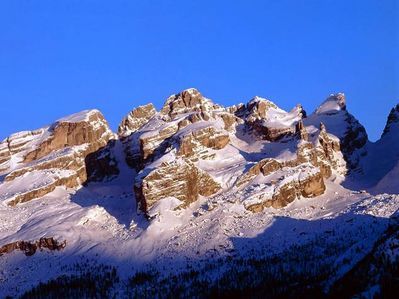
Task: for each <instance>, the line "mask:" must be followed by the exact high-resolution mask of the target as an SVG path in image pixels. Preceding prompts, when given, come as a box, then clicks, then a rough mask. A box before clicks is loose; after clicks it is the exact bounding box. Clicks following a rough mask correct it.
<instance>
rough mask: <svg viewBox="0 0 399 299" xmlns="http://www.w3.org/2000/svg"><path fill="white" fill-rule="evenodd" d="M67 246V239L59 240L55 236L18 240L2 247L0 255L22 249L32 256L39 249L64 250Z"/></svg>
mask: <svg viewBox="0 0 399 299" xmlns="http://www.w3.org/2000/svg"><path fill="white" fill-rule="evenodd" d="M65 246H66V241H65V240H64V241H63V242H59V241H57V240H55V239H54V238H51V237H50V238H46V237H43V238H40V239H39V240H38V241H35V242H28V241H16V242H12V243H9V244H6V245H3V246H1V247H0V256H2V255H4V254H7V253H11V252H13V251H14V250H20V251H22V252H23V253H24V254H25V255H26V256H31V255H34V254H35V253H36V251H37V250H43V249H48V250H57V251H58V250H62V249H64V248H65Z"/></svg>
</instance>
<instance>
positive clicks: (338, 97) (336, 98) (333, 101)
mask: <svg viewBox="0 0 399 299" xmlns="http://www.w3.org/2000/svg"><path fill="white" fill-rule="evenodd" d="M341 110H346V99H345V94H344V93H342V92H339V93H336V94H330V96H329V97H328V98H327V99H326V100H325V101H324V102H323V103H322V104H321V105H320V106H319V107H318V108H317V109H316V111H315V113H316V114H335V113H336V112H337V111H341Z"/></svg>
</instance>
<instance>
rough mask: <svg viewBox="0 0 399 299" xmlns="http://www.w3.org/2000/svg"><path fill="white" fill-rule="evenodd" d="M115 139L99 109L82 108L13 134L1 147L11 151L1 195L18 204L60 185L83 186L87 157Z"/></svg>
mask: <svg viewBox="0 0 399 299" xmlns="http://www.w3.org/2000/svg"><path fill="white" fill-rule="evenodd" d="M112 138H114V134H113V133H112V132H111V130H110V129H109V126H108V123H107V122H106V121H105V119H104V117H103V116H102V114H101V113H100V112H99V111H98V110H88V111H82V112H80V113H77V114H73V115H71V116H68V117H65V118H62V119H60V120H58V121H57V122H56V123H54V124H53V125H51V126H49V127H46V128H43V129H39V130H36V131H32V132H21V133H17V134H13V135H11V136H10V137H8V138H7V139H6V140H4V141H3V142H2V143H1V146H0V148H2V149H3V152H7V151H6V150H5V148H7V149H8V153H9V158H8V160H6V159H5V157H7V155H3V157H4V161H3V163H2V165H3V167H2V173H1V174H2V175H3V177H4V181H3V183H1V184H0V198H1V199H3V200H6V201H7V202H8V204H9V205H15V204H18V203H22V202H26V201H29V200H32V199H35V198H38V197H41V196H44V195H46V194H47V193H49V192H51V191H53V190H54V189H55V188H56V187H57V186H65V187H68V188H75V187H78V186H80V185H81V184H83V183H85V182H86V181H87V172H88V169H87V168H86V161H85V158H86V157H87V156H88V155H89V154H92V153H95V152H96V151H98V150H99V149H101V148H103V147H105V146H106V145H107V144H108V142H109V141H110V140H111V139H112ZM96 164H97V163H96ZM106 167H108V165H107V166H106Z"/></svg>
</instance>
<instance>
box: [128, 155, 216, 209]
mask: <svg viewBox="0 0 399 299" xmlns="http://www.w3.org/2000/svg"><path fill="white" fill-rule="evenodd" d="M219 190H220V186H219V184H217V183H216V182H215V181H214V180H213V179H212V177H211V176H210V175H208V174H207V173H206V172H204V171H201V170H200V169H199V168H197V167H196V166H195V165H194V164H192V163H190V162H186V161H184V160H176V161H174V162H173V163H163V164H162V165H161V166H160V167H158V168H157V169H155V170H153V171H151V172H150V173H149V174H148V175H146V176H145V177H144V178H140V177H139V178H138V179H137V182H136V185H135V193H136V198H137V199H138V201H139V204H140V209H141V210H142V211H144V212H147V211H148V209H149V208H151V207H152V206H153V205H154V204H155V203H156V202H157V201H159V200H161V199H163V198H167V197H175V198H177V199H179V200H180V201H183V202H184V204H186V205H187V204H190V203H192V202H194V201H196V200H197V199H198V196H200V195H201V196H211V195H213V194H215V193H216V192H217V191H219Z"/></svg>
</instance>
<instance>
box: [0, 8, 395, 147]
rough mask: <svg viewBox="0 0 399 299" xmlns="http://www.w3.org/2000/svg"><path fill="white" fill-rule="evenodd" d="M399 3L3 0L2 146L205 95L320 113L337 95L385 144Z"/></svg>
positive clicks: (226, 101) (0, 40)
mask: <svg viewBox="0 0 399 299" xmlns="http://www.w3.org/2000/svg"><path fill="white" fill-rule="evenodd" d="M398 9H399V1H391V0H385V1H382V0H375V1H374V0H373V1H371V0H362V1H349V0H345V1H338V0H336V1H328V0H314V1H312V0H307V1H301V0H295V1H294V0H292V1H284V0H283V1H265V0H263V1H248V0H246V1H176V0H175V1H117V0H113V1H94V0H93V1H84V0H79V1H74V0H68V1H66V0H65V1H52V0H50V1H44V0H42V1H33V0H31V1H28V0H26V1H11V0H8V1H1V2H0V115H1V120H0V124H1V126H0V139H3V138H5V137H6V136H7V135H9V134H10V133H13V132H17V131H20V130H29V129H35V128H38V127H41V126H44V125H46V124H48V123H51V122H52V121H54V120H56V119H57V118H59V117H61V116H64V115H67V114H71V113H74V112H77V111H80V110H83V109H88V108H98V109H100V110H101V111H102V112H103V113H104V115H105V117H106V118H107V120H108V121H109V122H110V124H111V126H112V128H113V129H114V130H115V129H116V127H117V124H118V123H119V121H120V120H121V118H122V117H123V116H124V115H125V114H127V113H128V112H129V111H130V110H131V109H132V108H134V107H135V106H138V105H141V104H145V103H147V102H153V103H154V104H155V105H156V106H157V107H158V108H160V107H161V106H162V104H163V102H164V100H165V99H166V98H167V97H168V96H169V95H170V94H172V93H176V92H178V91H180V90H182V89H185V88H188V87H196V88H198V89H199V90H200V91H201V92H202V93H203V94H204V95H205V96H207V97H210V98H212V99H213V100H214V101H215V102H218V103H220V104H224V105H231V104H234V103H238V102H246V101H248V100H249V99H250V98H252V97H253V96H255V95H260V96H263V97H267V98H269V99H271V100H273V101H274V102H276V103H277V104H278V105H279V106H280V107H282V108H284V109H291V108H292V107H293V106H294V105H295V104H297V103H302V104H303V105H304V107H305V109H306V110H307V111H308V113H309V112H311V111H313V110H314V109H315V107H316V106H317V105H319V104H320V103H321V102H322V101H323V100H324V99H325V98H326V97H327V96H328V95H329V94H330V93H334V92H340V91H343V92H345V94H346V96H347V102H348V103H347V104H348V108H349V110H350V112H352V113H353V114H354V115H355V116H356V117H357V118H358V119H359V120H360V121H361V122H362V123H363V124H364V125H365V127H366V129H367V131H368V133H369V136H370V138H371V139H372V140H376V139H378V137H379V135H380V134H381V132H382V129H383V127H384V125H385V121H386V117H387V115H388V112H389V110H390V109H391V108H392V107H393V106H394V105H395V104H397V103H399V74H398V68H399V66H398V64H399V62H398V60H399V59H398V58H399V54H398V53H399V46H398V40H399V37H398V35H399V29H398V28H399V24H398V19H399V12H398Z"/></svg>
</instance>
